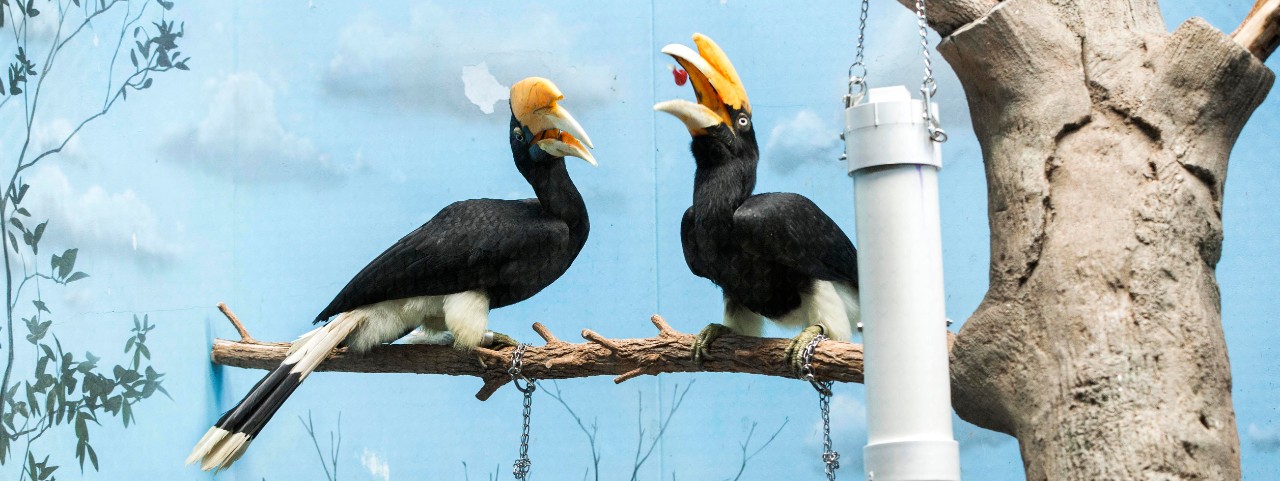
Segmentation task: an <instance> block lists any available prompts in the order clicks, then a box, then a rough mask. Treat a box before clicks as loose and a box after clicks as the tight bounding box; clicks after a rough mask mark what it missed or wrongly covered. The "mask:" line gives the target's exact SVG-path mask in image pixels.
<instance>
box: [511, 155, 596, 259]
mask: <svg viewBox="0 0 1280 481" xmlns="http://www.w3.org/2000/svg"><path fill="white" fill-rule="evenodd" d="M520 173H521V174H524V178H525V180H528V181H529V185H531V186H533V192H534V194H535V195H537V196H538V203H539V204H541V205H542V208H543V209H545V210H546V211H547V213H549V214H551V215H552V216H555V217H556V218H558V219H560V220H563V221H564V222H565V223H566V224H568V225H569V233H570V234H571V235H572V236H573V237H574V238H577V239H579V240H580V241H585V240H586V234H587V229H588V228H589V224H588V219H587V205H586V204H585V203H584V202H583V201H582V194H581V193H579V192H578V187H577V186H575V185H573V179H571V178H569V170H568V169H567V168H566V167H565V165H564V159H563V158H560V159H554V160H549V161H545V162H537V163H531V164H529V165H525V166H521V167H520Z"/></svg>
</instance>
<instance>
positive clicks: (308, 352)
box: [187, 77, 596, 470]
mask: <svg viewBox="0 0 1280 481" xmlns="http://www.w3.org/2000/svg"><path fill="white" fill-rule="evenodd" d="M563 98H564V96H563V95H562V94H561V93H560V90H559V89H558V88H556V86H555V84H552V83H551V81H550V80H547V79H543V78H537V77H533V78H527V79H524V80H521V81H520V82H518V83H516V84H515V85H513V86H512V87H511V130H510V132H509V138H510V142H511V152H512V154H513V155H514V157H515V164H516V168H517V169H519V170H520V173H521V174H523V175H524V178H525V180H527V181H528V182H529V184H530V185H532V186H533V191H534V193H535V194H536V195H537V198H535V199H524V200H499V199H475V200H466V201H461V202H455V203H453V204H450V205H449V206H448V207H445V208H444V209H443V210H441V211H440V212H439V213H438V214H436V215H435V217H433V218H431V220H429V221H427V223H426V224H423V225H422V226H421V227H419V228H418V229H417V230H414V231H413V232H411V233H409V235H407V236H405V237H404V238H402V239H400V240H399V241H397V242H396V243H395V244H393V245H392V246H391V247H390V248H388V249H387V250H386V252H383V253H382V254H381V255H379V256H378V257H377V258H375V259H374V260H373V262H370V263H369V265H368V266H366V267H365V268H364V269H363V270H361V271H360V272H359V273H358V274H356V276H355V277H354V278H352V279H351V281H350V282H349V283H348V284H347V286H346V287H344V288H343V289H342V291H341V292H339V293H338V295H337V297H335V298H334V299H333V302H331V303H330V304H329V306H328V307H326V308H324V310H323V311H321V312H320V314H319V315H318V316H316V322H317V323H318V322H323V321H325V320H328V319H329V318H330V317H333V320H330V321H329V322H328V323H326V324H325V325H324V326H322V327H320V328H318V329H315V330H313V331H311V332H309V333H307V334H304V335H303V336H302V337H301V338H299V339H298V340H297V341H295V342H294V343H293V346H292V347H291V348H290V353H289V355H288V356H287V357H286V358H285V360H284V362H282V363H281V364H280V366H279V367H277V368H276V369H275V370H274V371H272V372H271V373H270V374H267V376H266V377H264V378H263V379H262V380H261V381H258V384H257V385H256V386H254V387H253V389H252V390H251V391H250V392H249V394H248V395H246V396H245V397H244V399H243V400H241V401H240V403H239V404H237V405H236V407H234V408H232V409H231V410H230V411H227V413H226V414H224V415H223V416H222V418H221V419H219V420H218V422H217V424H216V425H214V426H213V428H211V429H209V431H208V433H206V434H205V435H204V437H203V438H201V439H200V441H199V442H198V443H197V444H196V446H195V449H193V450H192V452H191V456H190V457H188V458H187V463H188V464H190V463H194V462H196V461H199V462H200V463H201V464H200V465H201V468H202V469H205V470H209V469H219V470H221V469H224V468H226V467H228V466H230V465H231V463H233V462H235V460H236V459H238V458H239V457H240V455H241V454H243V453H244V451H245V449H246V448H247V447H248V445H249V442H250V441H251V440H253V438H254V437H255V436H257V435H258V433H259V432H261V431H262V428H263V427H264V426H265V425H266V423H267V421H269V420H270V419H271V416H272V415H274V414H275V413H276V411H277V410H279V409H280V406H281V405H282V404H283V403H284V401H285V399H287V398H288V397H289V395H290V394H291V393H293V391H294V389H296V388H297V387H298V385H299V384H301V383H302V381H303V380H304V379H306V377H307V375H308V374H310V373H311V372H312V371H314V370H315V369H316V367H317V366H318V365H319V364H320V362H321V361H323V360H324V359H325V357H327V356H328V354H329V352H330V351H331V350H332V349H333V348H334V347H337V346H339V345H345V346H347V348H349V349H350V350H352V351H355V352H364V351H367V350H368V349H370V348H372V347H374V346H377V345H379V344H382V343H386V342H391V341H394V340H396V339H399V338H400V337H403V336H404V335H406V334H408V333H409V332H410V331H412V330H413V329H415V328H417V327H419V326H421V327H424V328H426V329H428V330H432V331H448V332H450V333H451V334H452V335H453V345H454V347H456V348H458V349H462V350H470V349H472V348H475V347H476V346H478V345H481V343H482V342H483V341H484V340H485V339H486V338H487V337H488V338H489V339H490V340H493V341H496V342H499V343H503V344H514V341H512V340H511V339H510V338H508V337H506V336H503V335H500V334H495V335H492V337H489V334H490V333H491V331H488V330H487V326H488V320H489V310H490V309H497V308H499V307H503V306H507V305H511V304H514V303H516V302H520V301H522V300H525V299H528V298H529V297H530V296H533V295H534V294H537V293H538V291H541V290H542V289H543V288H545V287H547V286H548V285H550V284H551V283H552V282H554V281H555V280H556V279H558V278H559V277H560V275H561V274H564V272H565V270H567V269H568V268H569V265H570V264H572V263H573V260H574V258H576V257H577V256H578V252H579V251H581V250H582V246H583V244H584V243H586V241H587V232H588V230H589V223H588V220H587V209H586V205H585V204H584V203H583V201H582V196H581V195H580V194H579V193H578V189H577V188H576V187H574V185H573V181H572V180H571V179H570V178H569V173H568V171H567V170H566V169H565V162H564V157H565V156H573V157H579V158H582V159H584V160H586V161H587V162H590V163H591V164H592V165H595V163H596V161H595V158H593V157H592V156H591V154H590V153H589V152H588V151H587V149H588V148H589V147H592V145H591V140H590V139H588V138H587V134H586V132H583V130H582V126H581V125H579V124H578V122H577V121H576V120H574V118H573V116H572V115H569V112H568V111H566V110H565V109H564V108H562V107H560V106H559V105H558V102H559V101H560V100H561V99H563ZM494 338H496V339H494Z"/></svg>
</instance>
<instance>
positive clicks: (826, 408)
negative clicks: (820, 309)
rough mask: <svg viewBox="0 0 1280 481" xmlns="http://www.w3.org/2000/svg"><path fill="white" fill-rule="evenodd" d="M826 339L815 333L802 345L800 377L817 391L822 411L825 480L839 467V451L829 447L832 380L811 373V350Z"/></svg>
mask: <svg viewBox="0 0 1280 481" xmlns="http://www.w3.org/2000/svg"><path fill="white" fill-rule="evenodd" d="M825 340H827V336H824V335H821V334H819V335H817V336H815V337H814V338H813V340H812V341H809V344H808V345H807V346H805V347H804V353H803V360H804V367H803V368H801V369H802V373H801V378H802V379H804V380H806V381H809V384H812V385H813V388H814V389H816V390H817V391H818V409H819V410H821V411H822V462H823V464H826V469H825V472H826V473H827V481H835V479H836V470H837V469H840V453H838V452H836V451H835V450H834V449H831V386H833V385H834V384H835V383H834V382H832V381H818V378H817V377H815V376H814V374H813V352H814V351H815V350H817V349H818V343H820V342H822V341H825Z"/></svg>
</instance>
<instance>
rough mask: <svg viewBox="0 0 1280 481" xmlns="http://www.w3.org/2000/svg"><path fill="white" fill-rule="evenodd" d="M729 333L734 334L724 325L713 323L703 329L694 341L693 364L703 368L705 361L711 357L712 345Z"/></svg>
mask: <svg viewBox="0 0 1280 481" xmlns="http://www.w3.org/2000/svg"><path fill="white" fill-rule="evenodd" d="M729 332H733V330H732V329H729V327H728V326H725V325H724V324H716V323H711V324H707V327H704V328H702V331H701V332H699V333H698V337H696V338H694V340H693V346H692V348H691V349H692V351H693V364H694V365H695V366H701V365H702V361H703V360H705V359H707V358H710V357H711V356H709V355H708V354H709V351H710V349H711V343H712V342H715V340H716V339H718V338H719V337H720V336H722V335H724V334H725V333H729Z"/></svg>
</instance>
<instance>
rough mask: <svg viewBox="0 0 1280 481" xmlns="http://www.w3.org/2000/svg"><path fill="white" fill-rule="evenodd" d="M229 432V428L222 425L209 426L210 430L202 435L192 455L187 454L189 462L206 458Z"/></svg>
mask: <svg viewBox="0 0 1280 481" xmlns="http://www.w3.org/2000/svg"><path fill="white" fill-rule="evenodd" d="M227 434H228V433H227V430H225V429H222V428H220V427H217V426H214V427H211V428H209V431H208V432H206V433H204V437H201V438H200V441H199V442H197V443H196V447H195V449H192V450H191V455H190V456H187V464H188V465H189V464H192V463H195V462H196V461H199V460H201V459H202V458H204V457H205V456H206V455H208V454H209V451H211V450H212V449H213V447H214V446H217V445H218V442H220V441H222V438H225V437H227Z"/></svg>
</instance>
